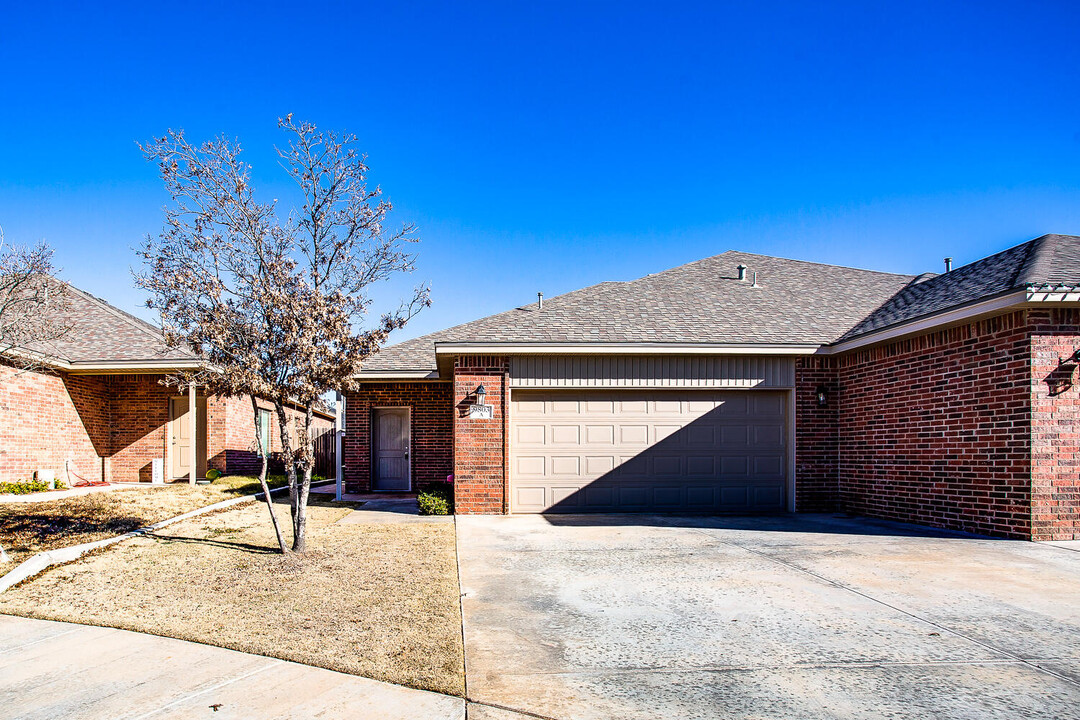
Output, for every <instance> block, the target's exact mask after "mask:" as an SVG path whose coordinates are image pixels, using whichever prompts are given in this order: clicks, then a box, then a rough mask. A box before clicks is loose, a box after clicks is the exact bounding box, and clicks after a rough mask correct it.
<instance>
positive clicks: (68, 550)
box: [0, 485, 289, 593]
mask: <svg viewBox="0 0 1080 720" xmlns="http://www.w3.org/2000/svg"><path fill="white" fill-rule="evenodd" d="M288 489H289V486H288V485H285V486H283V487H279V488H274V489H273V490H271V491H270V494H271V495H273V494H274V493H276V492H281V491H282V490H288ZM261 497H262V493H261V492H259V493H255V494H254V495H243V496H241V497H237V498H230V499H228V500H222V501H221V502H217V503H214V504H213V505H207V506H206V507H201V508H197V509H195V510H192V511H190V512H186V513H184V514H183V515H177V516H175V517H171V518H168V519H165V520H162V521H161V522H156V523H154V524H153V525H147V526H146V527H143V528H139V529H138V530H132V531H131V532H129V533H124V534H123V535H117V536H116V537H111V538H105V539H104V540H95V541H94V542H88V543H83V544H81V545H72V546H70V547H65V548H57V549H56V550H46V551H45V552H39V553H38V554H37V555H34V556H33V557H29V558H27V559H26V560H24V561H22V562H21V563H20V564H19V565H17V566H15V568H14V569H12V570H11V571H10V572H8V573H7V574H5V575H4V576H3V577H0V593H2V592H4V591H5V590H7V589H8V588H10V587H12V586H14V585H18V584H19V583H21V582H22V581H23V580H26V579H27V578H29V577H33V576H34V575H37V574H38V573H39V572H41V571H42V570H45V569H46V568H49V567H52V566H53V565H59V564H60V563H67V562H71V561H72V560H77V559H79V558H80V557H82V556H83V555H85V554H86V553H88V552H90V551H91V550H96V549H98V548H103V547H108V546H109V545H113V544H115V543H118V542H123V541H124V540H130V539H132V538H137V537H141V536H142V535H145V534H147V533H150V532H153V531H155V530H160V529H161V528H163V527H165V526H167V525H172V524H173V523H178V522H180V521H181V520H187V519H188V518H193V517H197V516H199V515H203V514H204V513H208V512H212V511H214V510H221V509H223V508H227V507H232V506H233V505H239V504H240V503H245V502H250V501H252V500H256V499H258V498H261Z"/></svg>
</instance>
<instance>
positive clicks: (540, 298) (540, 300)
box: [536, 292, 544, 310]
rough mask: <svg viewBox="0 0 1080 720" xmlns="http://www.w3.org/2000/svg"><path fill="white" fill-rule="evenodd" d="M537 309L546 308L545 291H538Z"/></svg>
mask: <svg viewBox="0 0 1080 720" xmlns="http://www.w3.org/2000/svg"><path fill="white" fill-rule="evenodd" d="M536 309H537V310H543V309H544V293H542V292H538V293H536Z"/></svg>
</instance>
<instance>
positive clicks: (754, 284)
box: [750, 270, 761, 287]
mask: <svg viewBox="0 0 1080 720" xmlns="http://www.w3.org/2000/svg"><path fill="white" fill-rule="evenodd" d="M750 287H761V286H760V285H758V284H757V270H755V271H754V282H752V283H750Z"/></svg>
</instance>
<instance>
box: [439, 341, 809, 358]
mask: <svg viewBox="0 0 1080 720" xmlns="http://www.w3.org/2000/svg"><path fill="white" fill-rule="evenodd" d="M821 345H822V344H821V343H663V342H639V343H603V342H595V343H547V342H545V343H531V342H525V343H522V342H505V343H491V342H436V343H435V354H436V355H813V354H814V353H816V352H817V351H818V350H819V349H820V348H821Z"/></svg>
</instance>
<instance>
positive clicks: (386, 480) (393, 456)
mask: <svg viewBox="0 0 1080 720" xmlns="http://www.w3.org/2000/svg"><path fill="white" fill-rule="evenodd" d="M372 419H373V421H374V428H373V432H372V436H371V446H372V447H371V458H372V473H371V475H372V478H371V480H372V483H371V489H372V490H376V491H379V492H385V491H394V490H398V491H405V492H407V491H409V490H410V489H411V488H412V478H411V476H410V471H409V465H410V463H409V440H410V438H409V408H379V409H377V410H375V414H374V417H373V418H372Z"/></svg>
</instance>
